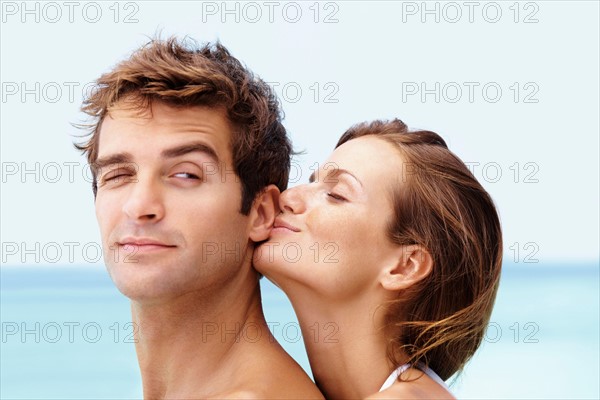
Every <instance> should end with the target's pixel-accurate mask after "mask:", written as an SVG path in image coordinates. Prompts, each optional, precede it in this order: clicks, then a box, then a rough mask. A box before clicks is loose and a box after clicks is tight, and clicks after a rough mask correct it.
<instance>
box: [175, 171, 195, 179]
mask: <svg viewBox="0 0 600 400" xmlns="http://www.w3.org/2000/svg"><path fill="white" fill-rule="evenodd" d="M173 176H176V177H178V178H185V179H200V177H199V176H198V175H196V174H192V173H191V172H177V173H176V174H173Z"/></svg>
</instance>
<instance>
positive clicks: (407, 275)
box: [380, 245, 433, 291]
mask: <svg viewBox="0 0 600 400" xmlns="http://www.w3.org/2000/svg"><path fill="white" fill-rule="evenodd" d="M398 252H399V253H398V255H397V261H398V262H397V263H396V264H395V265H390V266H389V267H387V268H385V269H384V270H383V271H382V275H381V278H380V283H381V286H383V288H384V289H387V290H392V291H397V290H402V289H406V288H408V287H410V286H412V285H414V284H415V283H417V282H419V281H420V280H422V279H424V278H425V277H427V275H429V274H430V273H431V270H432V269H433V258H432V257H431V254H429V252H428V251H427V250H426V249H425V248H423V247H422V246H419V245H409V246H400V249H399V250H398Z"/></svg>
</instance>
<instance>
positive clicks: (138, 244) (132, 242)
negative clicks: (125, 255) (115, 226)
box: [117, 237, 177, 251]
mask: <svg viewBox="0 0 600 400" xmlns="http://www.w3.org/2000/svg"><path fill="white" fill-rule="evenodd" d="M117 244H118V245H119V246H121V247H123V248H124V249H125V250H134V251H139V250H141V251H150V250H165V249H172V248H175V247H177V246H175V245H171V244H168V243H165V242H162V241H160V240H156V239H152V238H130V237H126V238H123V239H121V240H119V241H118V242H117Z"/></svg>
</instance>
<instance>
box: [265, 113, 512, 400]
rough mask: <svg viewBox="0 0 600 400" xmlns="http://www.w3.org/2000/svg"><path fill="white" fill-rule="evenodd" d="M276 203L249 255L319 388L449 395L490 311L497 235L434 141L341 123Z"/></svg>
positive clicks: (338, 393) (470, 186)
mask: <svg viewBox="0 0 600 400" xmlns="http://www.w3.org/2000/svg"><path fill="white" fill-rule="evenodd" d="M280 208H281V214H280V215H279V216H278V217H277V218H276V220H275V223H274V227H273V231H272V234H271V238H270V239H269V241H268V242H266V243H265V244H264V245H262V246H261V247H260V248H259V249H258V250H257V252H256V253H255V257H254V263H255V267H256V268H257V270H258V271H260V272H261V273H263V274H264V275H266V276H267V277H268V278H269V279H270V280H272V281H273V282H274V283H275V284H276V285H278V286H279V287H280V288H281V289H282V290H283V291H284V292H285V293H286V294H287V295H288V297H289V298H290V301H291V303H292V305H293V307H294V310H295V311H296V314H297V315H298V320H299V322H300V326H301V329H302V333H303V336H304V341H305V345H306V349H307V352H308V357H309V360H310V365H311V368H312V371H313V374H314V377H315V381H316V383H317V385H318V386H319V388H320V389H321V391H322V392H323V394H324V395H325V397H327V398H365V397H368V398H372V399H378V398H428V399H431V398H452V394H451V393H450V391H449V390H448V388H447V387H446V385H445V383H444V380H447V379H448V378H450V377H451V376H452V375H454V374H455V373H456V372H458V371H460V370H461V369H462V368H463V367H464V365H465V363H466V362H467V361H468V360H469V359H470V357H471V356H472V355H473V353H474V352H475V350H476V349H477V348H478V346H479V345H480V343H481V341H482V338H483V336H484V332H485V328H486V326H487V324H488V322H489V318H490V314H491V312H492V307H493V304H494V299H495V296H496V291H497V288H498V282H499V278H500V266H501V262H502V234H501V230H500V222H499V219H498V215H497V213H496V210H495V207H494V204H493V202H492V200H491V198H490V197H489V195H488V194H487V193H486V192H485V190H484V189H483V188H482V186H481V185H480V184H479V183H478V182H477V180H476V179H475V178H474V177H473V175H472V174H471V173H470V172H469V170H468V169H467V167H466V166H465V165H464V163H463V162H462V161H461V160H459V159H458V158H457V157H456V156H455V155H454V154H453V153H451V152H450V151H449V150H448V148H447V146H446V143H445V142H444V140H443V139H442V138H441V137H440V136H438V135H437V134H435V133H433V132H429V131H414V132H409V131H408V129H407V127H406V125H405V124H404V123H402V122H401V121H400V120H394V121H391V122H385V121H375V122H372V123H368V124H367V123H363V124H359V125H357V126H354V127H352V128H351V129H349V130H348V131H347V132H346V133H344V135H343V136H342V137H341V138H340V140H339V142H338V145H337V146H336V149H335V151H334V152H333V154H332V156H331V157H330V159H329V160H328V162H327V163H326V164H324V165H323V166H322V167H321V168H320V170H319V171H317V172H316V174H314V175H313V176H312V177H311V179H310V183H309V184H307V185H301V186H297V187H294V188H292V189H288V190H286V191H285V192H283V193H282V194H281V197H280ZM434 371H435V372H434Z"/></svg>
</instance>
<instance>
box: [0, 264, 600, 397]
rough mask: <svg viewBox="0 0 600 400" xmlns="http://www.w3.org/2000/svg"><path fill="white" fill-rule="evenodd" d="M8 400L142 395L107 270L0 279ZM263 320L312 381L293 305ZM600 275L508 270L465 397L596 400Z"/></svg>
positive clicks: (590, 269) (36, 271)
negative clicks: (266, 321)
mask: <svg viewBox="0 0 600 400" xmlns="http://www.w3.org/2000/svg"><path fill="white" fill-rule="evenodd" d="M0 279H1V280H0V286H1V295H0V312H1V314H0V319H1V322H2V340H1V343H0V350H1V351H0V398H2V399H92V398H93V399H117V398H118V399H126V398H131V399H139V398H141V397H142V389H141V378H140V374H139V370H138V365H137V359H136V355H135V348H134V344H133V343H132V337H131V332H132V326H131V324H130V311H129V302H128V300H127V299H126V298H125V297H123V296H122V295H121V294H120V293H119V292H118V291H117V290H116V289H115V288H114V286H113V285H112V283H111V281H110V279H109V278H108V275H107V273H106V272H105V271H104V270H103V269H99V268H97V267H81V268H75V267H68V268H66V267H65V268H56V267H50V266H49V267H47V268H44V267H35V268H33V267H2V268H1V269H0ZM261 285H262V289H263V303H264V308H265V315H266V317H267V320H268V321H269V322H270V325H271V327H272V328H271V329H272V331H273V333H274V334H275V336H276V337H277V339H278V340H279V341H280V343H281V344H282V345H283V346H284V347H285V349H286V350H287V351H288V352H289V353H290V354H291V355H292V356H293V357H294V358H295V359H296V360H297V361H298V362H299V363H300V364H301V365H302V366H303V367H304V368H305V369H306V370H307V371H308V372H309V374H310V368H309V365H308V360H307V358H306V354H305V352H304V346H303V343H302V339H301V337H300V335H299V329H298V324H297V320H296V318H295V316H294V314H293V311H292V308H291V305H290V304H289V302H288V300H287V299H286V297H285V295H284V294H283V293H282V292H281V291H280V290H279V289H277V288H276V287H274V286H273V285H272V284H271V283H270V282H268V281H267V280H266V279H263V280H262V283H261ZM599 304H600V299H599V268H598V264H597V263H596V264H588V265H572V266H566V265H563V266H560V265H542V264H529V265H526V264H515V265H506V266H505V268H504V271H503V276H502V281H501V285H500V290H499V293H498V299H497V303H496V307H495V311H494V313H493V315H492V318H491V323H490V325H489V327H488V331H487V334H486V339H485V342H484V344H483V346H482V347H481V348H480V350H479V352H478V353H477V354H476V355H475V357H474V358H473V360H472V361H471V362H470V363H469V364H468V365H467V367H466V369H465V371H464V373H463V374H462V375H461V376H459V377H458V378H456V379H454V380H453V383H452V386H451V388H452V390H453V391H454V393H455V394H456V395H457V396H458V397H459V398H465V399H565V398H568V399H598V398H600V389H599V378H598V377H599V376H600V370H599V364H600V361H599V360H600V354H599V330H600V329H599V325H600V321H599V314H600V310H599Z"/></svg>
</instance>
